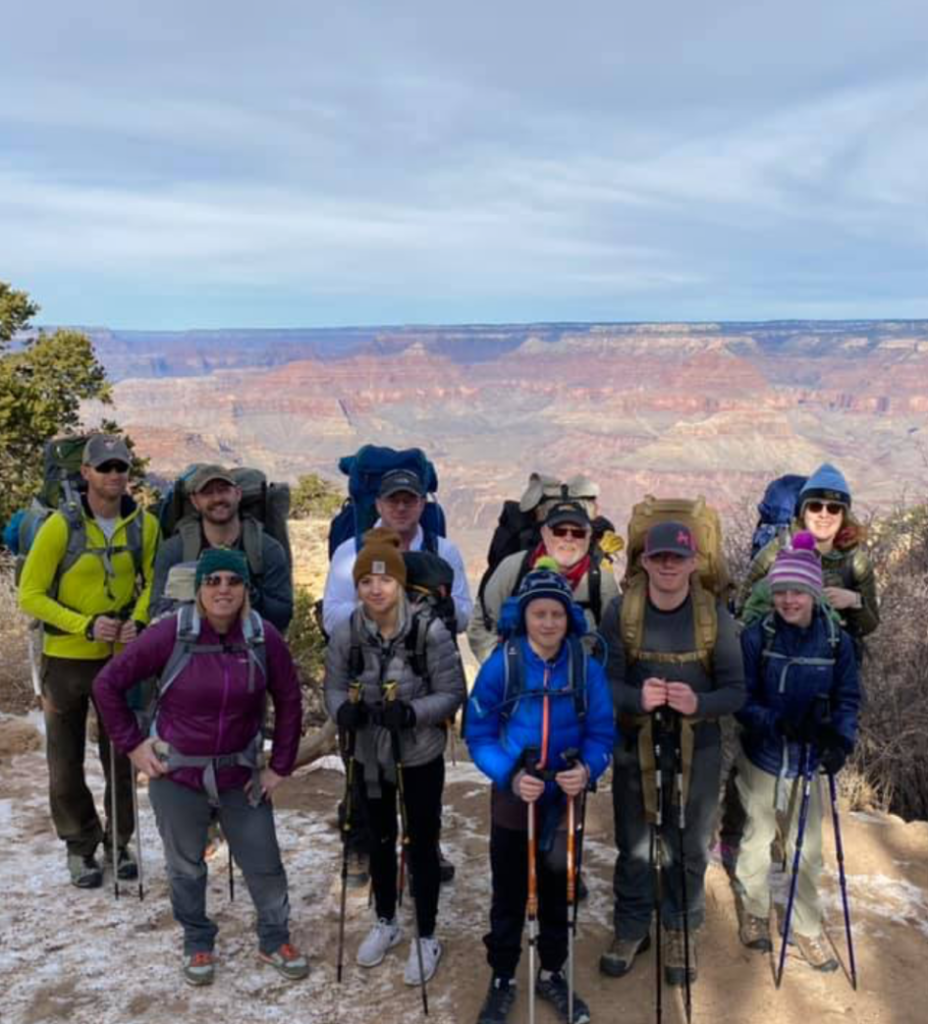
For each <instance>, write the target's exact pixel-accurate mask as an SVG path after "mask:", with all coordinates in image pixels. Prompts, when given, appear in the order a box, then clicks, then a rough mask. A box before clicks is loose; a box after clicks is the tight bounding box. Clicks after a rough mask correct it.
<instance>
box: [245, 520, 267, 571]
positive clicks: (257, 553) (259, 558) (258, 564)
mask: <svg viewBox="0 0 928 1024" xmlns="http://www.w3.org/2000/svg"><path fill="white" fill-rule="evenodd" d="M242 547H243V548H244V549H245V557H246V558H247V559H248V569H249V571H250V572H251V574H252V576H263V575H264V524H263V523H261V522H259V521H258V520H257V519H255V518H254V516H243V517H242Z"/></svg>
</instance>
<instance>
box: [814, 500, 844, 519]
mask: <svg viewBox="0 0 928 1024" xmlns="http://www.w3.org/2000/svg"><path fill="white" fill-rule="evenodd" d="M806 508H807V509H808V510H809V511H810V512H811V513H812V514H813V515H818V514H819V513H820V512H821V511H822V509H824V510H825V511H826V512H827V513H828V514H829V515H830V516H839V515H841V513H842V512H843V511H844V506H843V505H842V504H841V503H840V502H837V501H807V502H806Z"/></svg>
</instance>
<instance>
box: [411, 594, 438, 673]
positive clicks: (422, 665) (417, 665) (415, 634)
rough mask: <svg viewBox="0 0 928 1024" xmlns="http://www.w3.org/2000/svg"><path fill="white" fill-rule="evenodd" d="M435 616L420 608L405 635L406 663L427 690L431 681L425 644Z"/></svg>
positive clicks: (426, 608)
mask: <svg viewBox="0 0 928 1024" xmlns="http://www.w3.org/2000/svg"><path fill="white" fill-rule="evenodd" d="M434 618H435V616H434V615H433V614H432V611H431V609H429V608H428V607H425V608H420V609H419V610H418V611H417V612H416V613H415V615H414V616H413V622H412V628H411V629H410V630H409V632H408V633H407V634H406V641H405V648H406V662H407V664H408V665H409V667H410V668H411V669H412V670H413V672H414V673H415V674H416V675H417V676H418V677H419V678H420V679H423V680H424V681H425V684H426V686H427V688H428V689H429V690H431V688H432V681H431V679H430V678H429V663H428V655H427V654H426V650H425V648H426V644H427V642H428V632H429V629H430V628H431V625H432V621H433V620H434Z"/></svg>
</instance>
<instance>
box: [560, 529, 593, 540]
mask: <svg viewBox="0 0 928 1024" xmlns="http://www.w3.org/2000/svg"><path fill="white" fill-rule="evenodd" d="M551 532H552V533H553V534H554V536H555V537H573V539H574V540H585V539H586V536H587V532H586V530H585V529H584V528H583V527H582V526H552V527H551Z"/></svg>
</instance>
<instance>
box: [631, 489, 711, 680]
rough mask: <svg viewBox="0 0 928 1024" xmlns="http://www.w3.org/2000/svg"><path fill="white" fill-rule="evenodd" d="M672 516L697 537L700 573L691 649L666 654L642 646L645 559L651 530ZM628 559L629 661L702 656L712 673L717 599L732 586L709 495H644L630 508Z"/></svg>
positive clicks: (694, 582) (694, 586)
mask: <svg viewBox="0 0 928 1024" xmlns="http://www.w3.org/2000/svg"><path fill="white" fill-rule="evenodd" d="M668 520H671V521H674V522H680V523H683V524H684V525H685V526H687V527H689V529H690V531H691V532H692V535H693V539H694V540H695V541H696V552H697V553H696V572H694V573H693V576H692V579H691V581H690V593H691V595H692V598H693V627H694V634H695V635H694V638H693V648H692V650H691V651H685V652H679V653H674V654H666V653H662V652H655V651H645V650H644V619H645V609H646V607H647V600H648V577H647V574H646V573H645V571H644V567H643V566H642V564H641V556H642V554H643V553H644V542H645V537H646V535H647V532H648V530H650V529H651V527H652V526H654V525H656V524H657V523H661V522H666V521H668ZM627 550H628V561H627V564H626V567H625V576H624V577H623V579H622V584H621V586H622V609H621V614H620V621H619V626H620V630H621V635H622V644H623V646H624V648H625V656H626V659H627V660H628V662H629V663H632V662H635V661H638V660H640V659H641V658H643V657H647V659H648V660H649V661H656V662H666V663H668V664H682V663H684V662H690V661H698V662H700V664H701V665H702V666H703V668H704V669H705V670H706V671H707V672H708V671H710V670H711V667H712V652H713V651H714V649H715V643H716V640H717V639H718V609H717V602H718V600H719V599H721V598H724V597H725V596H726V594H727V592H728V589H729V578H728V570H727V568H726V566H725V557H724V554H723V552H722V525H721V521H720V520H719V516H718V513H717V512H716V511H715V509H714V508H711V507H710V506H709V505H707V504H706V500H705V498H703V497H702V496H700V497H698V498H697V499H696V500H695V501H691V500H686V499H677V498H673V499H658V498H655V497H654V496H653V495H650V494H649V495H646V496H645V499H644V501H641V502H639V503H638V504H637V505H635V506H634V508H633V509H632V516H631V519H630V520H629V523H628V549H627Z"/></svg>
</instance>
